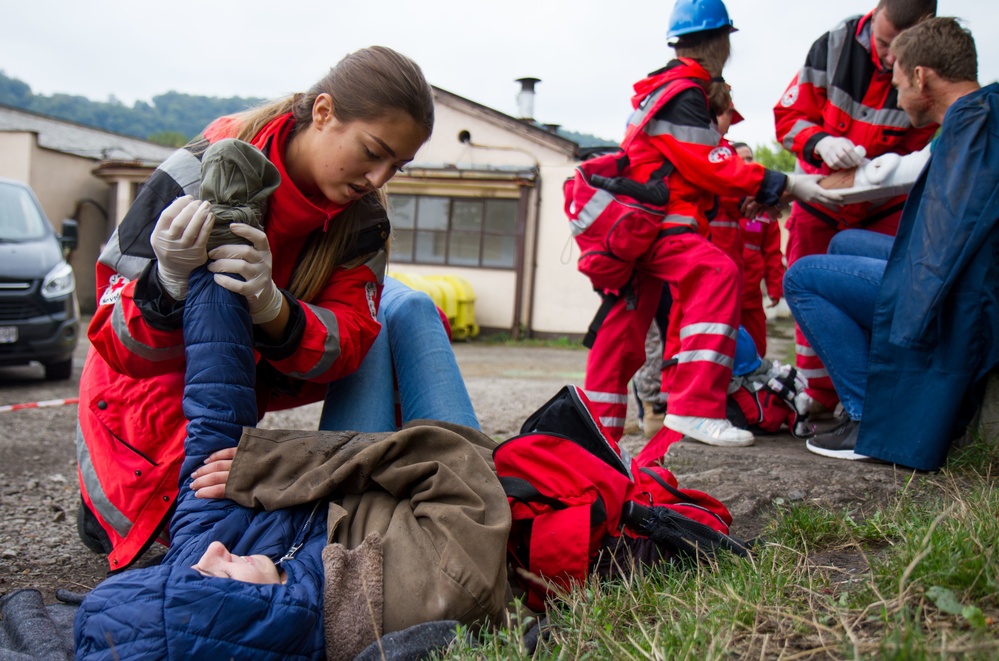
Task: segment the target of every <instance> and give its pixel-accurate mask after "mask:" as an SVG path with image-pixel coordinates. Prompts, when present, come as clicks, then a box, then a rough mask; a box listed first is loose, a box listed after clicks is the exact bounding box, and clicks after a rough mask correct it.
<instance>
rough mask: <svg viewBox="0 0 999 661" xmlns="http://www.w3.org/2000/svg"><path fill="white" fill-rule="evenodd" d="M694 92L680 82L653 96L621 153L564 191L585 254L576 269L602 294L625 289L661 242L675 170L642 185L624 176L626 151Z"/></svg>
mask: <svg viewBox="0 0 999 661" xmlns="http://www.w3.org/2000/svg"><path fill="white" fill-rule="evenodd" d="M691 88H697V89H700V86H699V85H698V84H697V83H696V82H694V81H693V80H690V79H687V78H678V79H674V80H671V81H668V82H667V83H666V84H664V85H662V86H661V87H659V88H658V89H657V90H655V91H654V92H652V93H651V94H649V95H648V96H647V97H646V98H645V99H644V100H643V102H642V104H641V105H640V106H639V107H638V108H637V109H636V110H635V112H634V113H633V114H632V117H631V120H630V121H629V123H628V129H627V132H626V134H625V138H624V141H622V143H621V147H620V149H619V150H617V151H615V152H613V153H610V154H604V155H603V156H597V157H595V158H591V159H590V160H588V161H584V162H583V163H582V164H580V165H579V166H578V167H577V168H576V171H575V173H574V175H573V176H572V177H571V178H569V179H567V180H566V182H565V184H564V185H563V187H562V192H563V195H564V197H565V214H566V216H567V217H568V218H569V225H570V228H571V233H572V237H573V238H574V239H575V240H576V244H577V245H578V246H579V250H580V256H579V262H578V265H577V266H578V268H579V271H580V272H581V273H582V274H583V275H585V276H587V277H588V278H589V279H590V282H591V283H592V284H593V288H594V289H596V290H597V291H606V290H611V291H618V290H621V289H623V288H624V287H625V285H626V284H628V281H629V280H630V279H631V274H632V271H633V270H634V266H635V261H636V260H637V259H638V258H639V257H640V256H641V255H642V254H643V253H644V252H645V251H646V250H648V248H649V246H651V245H652V243H653V242H654V241H655V240H656V238H657V237H658V236H659V231H660V229H661V227H660V226H661V224H662V221H663V219H664V218H665V217H666V209H667V205H668V203H669V186H668V184H667V177H669V175H670V174H671V173H672V172H673V170H674V167H673V164H672V163H670V162H669V161H664V163H663V166H662V167H660V168H659V169H657V170H656V171H655V172H653V173H652V175H651V176H650V177H649V179H648V181H646V182H637V181H634V180H632V179H629V178H627V177H625V176H623V174H624V172H625V171H626V170H627V169H628V167H629V165H630V162H629V159H628V155H627V153H626V150H627V149H628V146H629V145H630V144H631V142H632V141H633V140H634V139H635V137H636V136H637V135H638V134H639V133H640V132H641V131H642V130H643V129H644V128H645V125H646V124H648V123H649V121H651V120H652V118H653V117H655V114H656V113H657V112H658V111H659V109H661V108H662V107H663V106H665V105H666V103H668V102H669V101H670V100H671V99H672V98H674V97H675V96H676V95H677V94H678V93H680V92H682V91H684V90H686V89H691Z"/></svg>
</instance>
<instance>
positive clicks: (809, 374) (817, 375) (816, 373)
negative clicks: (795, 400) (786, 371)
mask: <svg viewBox="0 0 999 661" xmlns="http://www.w3.org/2000/svg"><path fill="white" fill-rule="evenodd" d="M798 374H800V375H801V376H803V377H805V379H806V380H808V381H811V380H812V379H824V378H827V377H828V376H829V372H828V371H826V370H825V369H820V370H798Z"/></svg>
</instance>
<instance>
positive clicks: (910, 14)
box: [774, 0, 937, 410]
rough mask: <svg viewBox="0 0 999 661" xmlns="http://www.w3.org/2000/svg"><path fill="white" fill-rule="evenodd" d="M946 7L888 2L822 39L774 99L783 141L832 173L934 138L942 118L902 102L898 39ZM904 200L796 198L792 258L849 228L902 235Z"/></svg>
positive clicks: (807, 356)
mask: <svg viewBox="0 0 999 661" xmlns="http://www.w3.org/2000/svg"><path fill="white" fill-rule="evenodd" d="M936 9H937V3H936V0H880V2H878V5H877V7H876V8H875V9H874V10H873V11H871V12H870V13H868V14H866V15H865V16H855V17H853V18H849V19H847V20H846V21H844V22H843V23H841V24H840V25H839V26H837V27H836V28H834V29H833V30H831V31H829V32H827V33H826V34H824V35H822V36H821V37H819V39H818V40H816V41H815V43H814V44H812V47H811V49H810V50H809V52H808V56H807V58H806V59H805V65H804V66H803V67H802V68H801V70H800V71H799V72H798V74H797V75H796V76H795V78H794V79H793V80H792V81H791V84H790V85H789V86H788V88H787V90H786V91H785V92H784V96H783V97H781V99H780V101H779V102H778V103H777V105H776V106H775V107H774V117H775V119H776V129H777V139H778V140H779V141H780V142H781V143H782V144H783V145H784V148H785V149H787V150H789V151H791V152H793V153H794V154H795V156H797V158H798V167H799V169H801V170H803V171H804V172H806V173H808V174H823V175H827V174H829V173H831V172H832V171H834V170H842V169H847V168H852V167H854V166H857V165H860V164H861V162H862V159H863V158H864V156H865V155H866V156H867V157H868V158H872V159H873V158H876V157H878V156H881V155H882V154H888V153H895V154H908V153H911V152H915V151H919V150H920V149H922V148H923V147H924V146H925V145H926V144H927V143H928V142H929V141H930V138H931V137H932V136H933V133H934V132H935V131H936V126H933V125H931V126H924V127H913V126H912V124H911V123H910V122H909V119H908V118H907V117H906V114H905V113H904V112H902V111H901V110H899V109H898V108H897V106H896V93H895V91H894V89H893V88H892V85H891V76H892V64H893V62H894V55H892V53H891V50H890V49H889V44H891V41H892V39H894V38H895V36H896V35H897V34H898V33H899V32H901V31H902V30H905V29H906V28H909V27H912V26H913V25H915V24H917V23H919V22H920V21H922V20H925V19H927V18H929V17H931V16H934V15H935V14H936ZM904 203H905V196H904V195H903V194H896V195H895V196H894V197H890V198H888V199H883V200H878V201H875V202H859V203H852V204H845V205H842V206H838V207H833V206H825V205H822V204H816V203H803V202H796V203H795V204H794V205H793V207H792V210H791V216H790V218H789V219H788V222H787V225H786V227H787V230H788V242H787V247H786V254H787V262H788V264H789V265H790V264H793V263H794V262H796V261H797V260H798V259H800V258H802V257H804V256H806V255H816V254H823V253H825V252H826V249H827V248H828V247H829V242H830V240H831V239H832V238H833V236H835V235H836V233H837V232H839V231H841V230H844V229H849V228H864V229H869V230H873V231H875V232H879V233H881V234H887V235H891V236H894V235H895V232H896V230H897V228H898V221H899V217H900V216H901V212H902V205H903V204H904ZM796 344H797V357H796V363H797V367H798V372H799V373H800V374H801V375H802V376H804V377H806V378H807V380H808V385H809V389H808V394H809V395H811V396H812V398H813V400H815V401H816V402H817V403H818V404H819V405H821V408H824V409H828V410H832V409H833V408H835V407H836V403H837V397H836V392H835V391H834V390H833V388H832V382H831V381H830V380H829V374H828V372H827V371H826V369H825V367H823V365H822V363H821V361H819V359H818V357H817V356H816V355H815V352H814V351H813V350H812V349H811V348H810V347H809V346H808V343H807V341H806V339H805V337H804V336H803V335H802V333H801V331H800V329H799V330H798V332H797V333H796ZM820 410H821V409H820Z"/></svg>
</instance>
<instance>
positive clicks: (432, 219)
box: [416, 196, 450, 245]
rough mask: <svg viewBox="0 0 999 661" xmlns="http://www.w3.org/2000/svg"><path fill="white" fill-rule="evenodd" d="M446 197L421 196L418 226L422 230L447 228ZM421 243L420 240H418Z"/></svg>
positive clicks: (418, 205)
mask: <svg viewBox="0 0 999 661" xmlns="http://www.w3.org/2000/svg"><path fill="white" fill-rule="evenodd" d="M449 201H450V200H449V199H448V198H446V197H427V196H421V197H419V198H418V199H417V203H416V226H417V228H419V229H421V230H445V231H446V230H447V208H448V202H449ZM417 245H419V241H417Z"/></svg>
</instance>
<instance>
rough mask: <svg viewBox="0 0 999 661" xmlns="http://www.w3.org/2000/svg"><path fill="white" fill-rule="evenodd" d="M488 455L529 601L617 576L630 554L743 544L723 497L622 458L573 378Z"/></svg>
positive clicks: (704, 551)
mask: <svg viewBox="0 0 999 661" xmlns="http://www.w3.org/2000/svg"><path fill="white" fill-rule="evenodd" d="M493 459H494V460H495V463H496V472H497V474H498V475H499V478H500V482H501V483H502V485H503V488H504V489H505V490H506V493H507V497H508V500H509V501H510V508H511V511H512V514H513V525H512V527H511V530H510V537H509V541H508V542H507V552H508V558H509V560H510V562H511V563H512V565H513V568H514V571H513V576H514V578H515V580H517V581H518V583H519V584H520V586H521V587H522V588H524V590H526V592H527V595H528V598H527V605H528V606H529V607H530V608H532V609H535V610H542V609H544V608H545V601H546V600H547V599H548V598H549V597H552V596H554V595H555V594H556V592H557V590H558V589H566V588H569V587H570V586H572V585H573V584H578V583H581V582H583V581H584V580H585V579H586V577H587V576H589V575H590V573H593V572H596V573H598V574H600V575H613V574H615V573H618V572H620V571H621V570H622V569H627V568H629V567H631V566H632V564H631V563H632V560H634V561H636V562H638V563H640V564H654V563H657V562H662V561H665V560H669V559H670V558H672V557H673V556H689V557H695V558H703V557H705V556H707V555H710V554H711V553H713V552H714V551H715V550H716V549H718V548H726V549H729V550H731V551H733V552H735V553H738V554H739V555H746V553H747V550H746V547H745V546H744V545H743V544H742V543H740V542H738V541H736V540H734V539H732V538H731V537H729V536H728V529H729V525H730V524H731V523H732V516H731V514H729V511H728V509H726V507H725V506H724V505H722V504H721V503H720V502H719V501H717V500H715V499H714V498H712V497H711V496H709V495H708V494H706V493H703V492H700V491H694V490H691V489H679V488H678V486H677V482H676V478H675V477H674V476H673V474H672V473H670V472H669V471H668V470H666V469H665V468H662V467H646V468H638V467H637V465H636V464H635V463H634V462H631V465H630V466H628V465H627V464H626V463H625V461H624V460H623V459H622V457H621V452H620V450H619V448H618V446H617V444H616V443H615V442H614V441H613V440H611V439H610V438H609V437H608V436H607V434H606V432H605V431H604V428H603V426H602V425H601V424H600V422H599V420H597V418H596V417H595V416H594V415H593V414H592V413H591V411H590V402H589V400H588V399H587V398H586V395H585V394H583V391H582V390H580V389H579V388H576V387H575V386H566V387H564V388H562V390H560V391H559V392H558V394H556V395H555V397H553V398H552V399H551V400H549V401H548V402H547V403H545V404H544V406H542V407H541V408H540V409H538V410H537V411H536V412H535V413H534V414H533V415H531V417H529V418H528V419H527V422H525V423H524V426H523V427H522V428H521V433H520V435H518V436H515V437H513V438H511V439H509V440H507V441H504V442H503V443H501V444H500V445H499V447H497V448H496V450H495V451H494V452H493ZM518 570H526V572H528V573H529V574H530V575H525V573H524V572H523V571H518ZM532 575H533V576H532ZM534 577H541V578H542V579H543V581H539V580H537V578H534Z"/></svg>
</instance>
